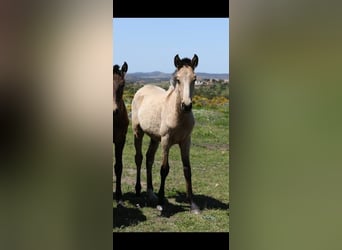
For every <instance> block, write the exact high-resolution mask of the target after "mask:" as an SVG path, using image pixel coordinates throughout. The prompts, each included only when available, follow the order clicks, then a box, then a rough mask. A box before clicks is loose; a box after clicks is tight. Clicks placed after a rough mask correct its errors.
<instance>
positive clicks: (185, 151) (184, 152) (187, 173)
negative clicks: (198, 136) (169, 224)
mask: <svg viewBox="0 0 342 250" xmlns="http://www.w3.org/2000/svg"><path fill="white" fill-rule="evenodd" d="M190 143H191V142H190V138H189V139H188V140H186V141H184V142H182V143H180V144H179V147H180V151H181V156H182V163H183V172H184V177H185V181H186V191H187V198H188V200H189V202H190V210H191V212H192V213H195V214H198V213H200V209H199V208H198V206H197V205H196V204H195V202H194V201H193V194H192V183H191V167H190V159H189V154H190Z"/></svg>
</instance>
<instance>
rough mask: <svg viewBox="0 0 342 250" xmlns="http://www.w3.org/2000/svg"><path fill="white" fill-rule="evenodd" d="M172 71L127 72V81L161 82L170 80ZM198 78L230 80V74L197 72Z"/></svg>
mask: <svg viewBox="0 0 342 250" xmlns="http://www.w3.org/2000/svg"><path fill="white" fill-rule="evenodd" d="M171 75H172V73H164V72H160V71H153V72H135V73H127V75H126V81H127V82H138V81H146V82H161V81H169V80H170V78H171ZM196 75H197V79H198V80H201V79H222V80H228V79H229V74H215V73H202V72H196Z"/></svg>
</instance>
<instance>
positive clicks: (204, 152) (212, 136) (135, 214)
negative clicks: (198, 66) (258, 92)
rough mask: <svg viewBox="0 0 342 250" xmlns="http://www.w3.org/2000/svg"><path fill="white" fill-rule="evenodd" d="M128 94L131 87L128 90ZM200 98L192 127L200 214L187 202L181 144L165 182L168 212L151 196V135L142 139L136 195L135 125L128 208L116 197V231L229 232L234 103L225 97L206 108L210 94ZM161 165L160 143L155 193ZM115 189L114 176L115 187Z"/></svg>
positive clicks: (125, 182) (126, 176)
mask: <svg viewBox="0 0 342 250" xmlns="http://www.w3.org/2000/svg"><path fill="white" fill-rule="evenodd" d="M227 88H228V87H227ZM127 93H130V91H129V90H127ZM195 93H196V91H195ZM131 97H132V95H129V94H127V96H126V99H125V100H128V101H127V104H129V103H130V101H131ZM196 98H197V99H196ZM196 98H194V99H195V100H202V102H201V104H199V103H197V105H196V103H195V105H194V109H193V113H194V116H195V120H196V124H195V127H194V130H193V132H192V146H191V149H190V162H191V168H192V185H193V192H194V200H195V202H196V203H197V205H199V207H200V209H201V214H199V215H196V214H191V213H190V212H189V204H188V203H187V202H185V196H186V186H185V178H184V175H183V167H182V163H181V159H180V152H179V147H178V146H177V145H174V146H172V148H171V150H170V158H169V162H170V172H169V175H168V176H167V178H166V185H165V198H166V199H167V201H168V202H167V204H166V207H165V209H164V211H163V213H161V212H160V211H158V210H157V209H156V208H155V206H154V204H150V203H149V202H148V201H147V199H146V166H145V153H146V150H147V147H148V143H149V138H148V136H147V135H145V136H144V141H143V142H144V143H143V154H144V160H143V166H142V170H141V181H142V182H141V184H142V195H141V197H135V189H134V186H135V178H136V168H135V163H134V155H135V151H134V145H133V133H132V129H131V124H130V126H129V130H128V133H127V141H126V145H125V148H124V154H123V164H124V168H123V174H122V192H123V195H124V197H123V198H124V202H125V207H116V201H115V200H114V201H113V232H229V102H228V99H226V100H227V101H226V102H221V101H220V102H219V103H217V104H216V105H212V103H211V105H208V106H210V107H206V106H205V101H203V100H206V99H207V98H206V97H205V96H197V97H196ZM212 99H213V98H211V99H208V101H210V100H212ZM216 99H217V98H216ZM128 106H129V105H128ZM128 109H129V108H128ZM160 166H161V149H160V147H159V149H158V151H157V153H156V156H155V162H154V165H153V186H154V192H155V193H157V192H158V190H159V185H160V174H159V171H160ZM114 189H115V176H114V177H113V192H114V191H115V190H114ZM137 204H139V206H137Z"/></svg>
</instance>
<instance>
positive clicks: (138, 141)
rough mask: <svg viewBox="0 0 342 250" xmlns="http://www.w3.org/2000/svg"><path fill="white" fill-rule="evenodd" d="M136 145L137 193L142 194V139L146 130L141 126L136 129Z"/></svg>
mask: <svg viewBox="0 0 342 250" xmlns="http://www.w3.org/2000/svg"><path fill="white" fill-rule="evenodd" d="M134 131H135V132H134V147H135V165H136V167H137V178H136V183H135V194H136V195H137V196H140V192H141V183H140V173H141V163H142V160H143V156H142V152H141V147H142V139H143V137H144V132H143V131H142V130H141V128H140V127H137V128H136V129H134Z"/></svg>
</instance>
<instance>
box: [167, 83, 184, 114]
mask: <svg viewBox="0 0 342 250" xmlns="http://www.w3.org/2000/svg"><path fill="white" fill-rule="evenodd" d="M172 88H173V89H170V90H169V91H170V93H169V94H168V96H167V98H166V107H167V112H168V113H169V114H170V115H174V116H179V115H180V114H181V102H182V97H181V91H180V89H179V85H178V84H177V85H176V86H175V87H172Z"/></svg>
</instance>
